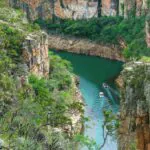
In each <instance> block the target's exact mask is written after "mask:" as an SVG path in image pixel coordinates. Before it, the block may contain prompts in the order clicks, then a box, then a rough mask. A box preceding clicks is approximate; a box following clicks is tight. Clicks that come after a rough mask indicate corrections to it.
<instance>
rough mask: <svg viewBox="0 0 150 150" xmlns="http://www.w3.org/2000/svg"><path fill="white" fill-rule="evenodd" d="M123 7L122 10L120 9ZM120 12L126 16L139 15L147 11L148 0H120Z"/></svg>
mask: <svg viewBox="0 0 150 150" xmlns="http://www.w3.org/2000/svg"><path fill="white" fill-rule="evenodd" d="M122 7H124V10H122V9H123V8H122ZM120 12H121V14H124V17H125V18H127V17H128V16H129V15H130V16H131V15H133V14H135V15H136V16H141V15H144V14H147V12H148V0H121V1H120Z"/></svg>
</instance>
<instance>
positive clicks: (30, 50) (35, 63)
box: [23, 32, 49, 77]
mask: <svg viewBox="0 0 150 150" xmlns="http://www.w3.org/2000/svg"><path fill="white" fill-rule="evenodd" d="M23 59H24V61H25V63H26V64H27V66H28V67H29V70H30V72H31V73H33V74H35V75H38V76H45V77H47V76H48V75H49V57H48V41H47V35H46V34H45V33H44V32H39V33H34V34H30V35H28V37H27V38H26V39H25V41H24V43H23Z"/></svg>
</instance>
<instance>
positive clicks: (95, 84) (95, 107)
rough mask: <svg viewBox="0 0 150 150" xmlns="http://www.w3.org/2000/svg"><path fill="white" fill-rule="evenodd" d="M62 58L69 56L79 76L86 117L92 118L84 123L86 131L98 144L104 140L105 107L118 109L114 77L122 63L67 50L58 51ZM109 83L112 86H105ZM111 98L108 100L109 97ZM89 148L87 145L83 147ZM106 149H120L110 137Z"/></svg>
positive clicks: (115, 110) (104, 149)
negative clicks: (104, 84)
mask: <svg viewBox="0 0 150 150" xmlns="http://www.w3.org/2000/svg"><path fill="white" fill-rule="evenodd" d="M56 53H57V54H58V55H59V56H61V57H62V58H64V59H66V60H69V61H70V62H71V63H72V66H73V68H74V73H75V74H76V75H78V76H79V77H80V87H79V88H80V91H81V92H82V95H83V98H84V101H85V104H86V106H85V114H84V115H85V117H89V118H90V121H89V122H87V123H85V131H84V134H85V135H88V136H89V137H90V138H93V139H94V140H95V141H96V142H97V144H99V145H100V144H102V142H103V137H102V124H103V119H104V118H103V113H102V110H103V108H105V109H110V108H111V109H113V111H114V112H117V111H118V108H119V107H118V103H119V100H118V98H117V97H116V96H115V95H116V94H115V93H118V92H117V90H116V88H115V84H114V80H115V78H116V77H117V75H118V74H119V73H120V71H121V69H122V63H121V62H118V61H111V60H108V59H104V58H99V57H91V56H84V55H77V54H72V53H68V52H56ZM104 82H105V83H107V84H108V85H109V86H110V88H109V89H105V88H103V86H102V84H103V83H104ZM99 92H104V94H105V97H102V98H100V97H99ZM108 99H109V101H108ZM82 149H86V148H82ZM103 150H117V143H116V141H115V140H114V139H112V138H111V137H109V138H108V140H107V142H106V145H105V147H104V148H103Z"/></svg>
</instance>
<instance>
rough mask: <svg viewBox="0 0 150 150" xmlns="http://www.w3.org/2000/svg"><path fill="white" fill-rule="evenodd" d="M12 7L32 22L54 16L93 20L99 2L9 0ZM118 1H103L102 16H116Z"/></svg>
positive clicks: (84, 0) (79, 0)
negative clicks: (24, 13) (21, 11)
mask: <svg viewBox="0 0 150 150" xmlns="http://www.w3.org/2000/svg"><path fill="white" fill-rule="evenodd" d="M9 3H10V5H11V6H12V7H19V8H21V9H22V10H23V11H24V12H26V14H27V17H28V18H29V19H30V20H35V19H38V18H41V19H48V18H51V17H52V15H53V14H55V16H57V17H60V18H73V19H81V18H91V17H96V16H97V5H98V3H97V1H93V0H90V1H87V0H56V1H52V0H32V1H30V0H9ZM116 12H117V1H116V0H102V15H106V16H115V15H116V14H117V13H116Z"/></svg>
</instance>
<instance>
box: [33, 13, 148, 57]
mask: <svg viewBox="0 0 150 150" xmlns="http://www.w3.org/2000/svg"><path fill="white" fill-rule="evenodd" d="M36 23H38V24H39V25H40V26H43V27H47V29H48V30H49V32H55V33H63V34H67V35H73V36H76V37H83V38H88V39H90V40H94V41H97V42H100V43H102V44H107V45H115V46H120V47H121V48H122V49H123V54H124V56H125V57H126V58H133V57H134V58H141V57H142V56H150V49H148V48H147V46H146V42H145V30H144V27H145V17H144V16H143V17H139V18H138V17H137V18H135V17H132V18H128V19H124V18H122V17H118V16H117V17H101V18H92V19H89V20H76V21H75V20H61V21H60V22H59V23H57V24H53V23H51V21H50V20H47V21H43V20H37V21H36Z"/></svg>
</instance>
